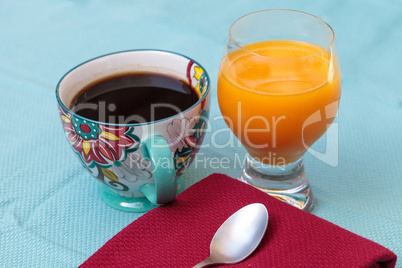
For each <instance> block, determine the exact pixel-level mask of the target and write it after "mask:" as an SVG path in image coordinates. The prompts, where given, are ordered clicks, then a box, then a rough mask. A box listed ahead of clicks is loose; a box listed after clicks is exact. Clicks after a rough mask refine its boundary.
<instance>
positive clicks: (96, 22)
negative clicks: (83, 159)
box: [0, 0, 402, 267]
mask: <svg viewBox="0 0 402 268" xmlns="http://www.w3.org/2000/svg"><path fill="white" fill-rule="evenodd" d="M271 8H288V9H295V10H300V11H305V12H308V13H311V14H314V15H317V16H319V17H321V18H322V19H324V20H325V21H327V22H328V23H329V24H330V25H331V26H332V27H333V29H334V30H335V33H336V37H337V45H338V50H339V57H340V62H341V69H342V98H341V105H340V110H339V115H338V118H337V119H336V122H335V124H334V125H333V126H332V128H331V129H332V130H333V133H335V134H336V135H335V137H336V139H335V141H336V143H331V144H332V145H331V146H332V147H331V146H329V147H328V148H326V145H327V136H324V137H323V138H322V139H320V140H319V141H318V142H317V143H316V144H315V145H314V146H313V149H314V150H315V151H317V152H325V150H326V149H327V150H329V151H327V154H326V155H327V156H328V157H329V158H328V159H329V160H328V159H327V160H326V161H323V160H322V159H321V158H320V157H318V158H317V157H316V156H314V155H315V154H314V153H307V154H306V157H305V165H306V171H307V174H308V177H309V181H310V183H311V185H312V187H313V191H314V193H315V198H316V204H315V207H314V210H313V211H312V213H314V214H315V215H317V216H319V217H322V218H324V219H326V220H328V221H331V222H333V223H335V224H337V225H339V226H341V227H343V228H346V229H348V230H350V231H352V232H354V233H357V234H359V235H361V236H364V237H366V238H369V239H371V240H373V241H375V242H378V243H379V244H381V245H383V246H385V247H387V248H389V249H391V250H392V251H394V252H395V253H396V254H397V255H399V257H400V258H401V256H402V208H401V205H402V180H401V176H402V175H401V174H402V135H401V133H402V119H401V118H402V89H401V84H402V75H401V74H402V73H401V62H402V49H401V46H400V44H401V42H402V3H401V2H400V1H399V0H384V1H378V0H376V1H374V0H369V1H357V0H354V1H337V0H330V1H319V0H314V1H299V0H285V1H280V4H279V1H240V0H231V1H209V0H208V1H128V0H123V1H106V0H98V1H94V0H81V1H74V0H70V1H67V0H56V1H54V0H53V1H50V0H38V1H28V0H15V1H1V2H0V94H1V95H0V148H1V150H0V163H1V164H0V267H76V266H78V265H79V264H81V263H82V262H84V261H85V260H86V259H87V258H88V257H89V256H91V255H92V254H93V253H94V252H95V251H96V250H97V249H98V248H99V247H101V246H102V245H103V244H104V243H105V242H106V241H108V240H109V239H110V238H111V237H113V236H114V235H115V234H116V233H118V232H119V231H120V230H121V229H122V228H124V227H125V226H127V225H128V224H129V223H130V222H132V221H133V220H135V219H137V218H138V217H140V216H141V215H142V214H135V213H125V212H120V211H117V210H114V209H112V208H111V207H109V206H108V205H106V204H105V203H104V202H103V201H102V200H101V197H100V195H99V186H100V185H99V183H98V182H96V181H95V180H94V179H93V178H92V177H90V175H89V174H87V173H86V172H85V170H84V169H83V168H82V166H81V165H80V164H79V162H78V161H77V160H76V159H75V156H74V154H73V153H72V152H71V149H70V148H69V147H68V144H67V142H66V141H65V138H64V137H63V131H62V128H61V124H60V121H59V118H58V112H57V105H56V100H55V93H54V90H55V86H56V84H57V82H58V80H59V79H60V77H61V76H62V75H63V74H64V73H65V72H67V71H68V70H69V69H70V68H72V67H73V66H75V65H77V64H78V63H81V62H83V61H85V60H88V59H90V58H93V57H96V56H99V55H102V54H106V53H110V52H114V51H121V50H127V49H139V48H155V49H164V50H171V51H175V52H180V53H182V54H185V55H187V56H189V57H191V58H193V59H195V60H197V61H198V62H199V63H201V64H202V65H203V66H204V67H205V68H206V69H207V70H208V72H209V75H210V77H211V79H212V88H211V90H212V108H211V113H210V119H211V125H210V127H209V132H208V133H207V136H206V138H205V140H204V144H205V145H209V146H205V148H203V149H201V151H200V152H199V155H198V158H197V161H195V162H194V163H193V164H192V166H191V167H190V168H189V170H188V171H187V172H186V173H185V174H184V175H183V176H182V178H183V180H184V183H185V186H186V187H188V186H190V185H191V184H193V183H195V182H197V181H199V180H201V179H202V178H204V177H206V176H207V175H209V174H211V173H215V172H219V173H225V174H228V175H229V176H232V177H237V176H238V174H239V173H240V171H241V161H242V159H243V156H244V149H243V148H242V147H241V146H239V145H238V143H237V141H236V140H234V142H233V143H234V146H230V147H229V146H224V147H225V148H223V149H222V148H219V147H222V145H225V144H226V143H227V142H228V141H230V139H232V138H233V136H231V134H230V132H229V131H228V130H227V129H226V125H225V124H224V122H223V120H222V118H221V117H220V112H219V108H218V103H217V99H216V80H217V74H218V68H219V64H220V59H221V56H222V53H223V47H224V44H225V39H226V37H227V33H228V29H229V27H230V25H231V23H232V22H233V21H234V20H236V19H237V18H238V17H240V16H242V15H244V14H246V13H250V12H253V11H258V10H263V9H271ZM214 133H215V134H214ZM328 137H329V136H328ZM331 137H334V136H333V135H331ZM336 144H338V145H337V146H335V145H336ZM222 159H225V161H219V160H222ZM222 163H223V164H222ZM397 266H400V267H402V263H401V261H399V262H397Z"/></svg>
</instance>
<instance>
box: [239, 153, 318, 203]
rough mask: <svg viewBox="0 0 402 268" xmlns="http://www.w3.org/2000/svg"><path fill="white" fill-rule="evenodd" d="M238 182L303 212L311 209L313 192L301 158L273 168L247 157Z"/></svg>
mask: <svg viewBox="0 0 402 268" xmlns="http://www.w3.org/2000/svg"><path fill="white" fill-rule="evenodd" d="M239 180H241V181H243V182H245V183H247V184H250V185H252V186H254V187H255V188H257V189H259V190H261V191H263V192H266V193H267V194H269V195H271V196H273V197H275V198H277V199H280V200H282V201H285V202H286V203H289V204H290V205H293V206H295V207H298V208H300V209H303V210H305V211H310V210H311V209H312V206H313V192H312V191H311V188H310V185H309V183H308V181H307V177H306V174H305V171H304V164H303V158H300V159H298V160H297V161H295V162H293V163H290V164H288V165H283V166H273V165H267V164H264V163H261V162H259V161H257V160H255V159H254V158H252V157H251V156H250V155H247V159H246V163H245V166H244V169H243V171H242V173H241V175H240V178H239Z"/></svg>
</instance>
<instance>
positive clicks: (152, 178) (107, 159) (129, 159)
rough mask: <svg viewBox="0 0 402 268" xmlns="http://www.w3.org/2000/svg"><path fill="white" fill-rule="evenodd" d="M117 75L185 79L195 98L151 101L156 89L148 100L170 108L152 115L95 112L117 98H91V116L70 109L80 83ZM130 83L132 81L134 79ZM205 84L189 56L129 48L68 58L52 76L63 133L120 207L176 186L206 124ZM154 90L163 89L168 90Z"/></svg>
mask: <svg viewBox="0 0 402 268" xmlns="http://www.w3.org/2000/svg"><path fill="white" fill-rule="evenodd" d="M122 75H133V76H138V75H143V76H144V75H145V76H147V75H154V76H155V75H161V76H165V77H168V78H169V77H170V78H172V79H176V80H177V81H181V82H182V83H184V84H185V85H187V86H188V87H190V88H191V90H193V91H194V92H193V93H194V94H195V96H196V98H197V99H196V100H195V101H194V103H192V104H191V105H189V107H185V108H181V109H179V108H177V106H175V105H172V103H161V102H160V100H161V98H159V99H158V101H155V103H154V102H153V100H152V98H156V97H157V96H159V97H160V95H161V94H159V93H158V94H153V95H152V94H150V96H151V97H149V96H148V101H150V103H152V105H151V106H155V107H160V106H164V105H165V106H168V108H169V107H170V108H172V109H173V110H174V112H173V113H171V114H169V115H167V116H166V117H163V115H162V118H160V117H161V116H160V115H159V118H145V119H144V118H143V117H141V116H138V115H135V114H134V115H133V116H134V117H135V116H137V117H135V118H136V121H135V122H133V120H131V119H130V120H131V121H130V120H127V117H125V118H123V120H114V121H113V122H111V121H110V120H109V121H107V120H104V118H107V116H105V114H103V119H102V120H101V119H100V118H102V113H105V112H108V110H113V109H116V108H119V103H117V104H114V106H113V105H111V104H107V103H106V105H105V103H100V102H99V103H96V102H95V103H91V105H92V106H90V108H91V107H92V108H93V109H95V108H96V109H97V110H96V111H97V113H98V114H99V116H98V117H96V118H95V119H94V118H90V117H89V116H88V117H87V116H86V115H85V114H84V115H83V114H82V113H81V114H80V111H83V110H80V109H75V108H77V107H78V106H77V107H75V106H74V102H75V101H77V99H78V98H79V97H77V96H82V95H83V92H86V91H85V90H86V88H90V87H91V85H94V84H97V83H98V82H99V81H103V80H108V79H109V78H110V77H119V76H122ZM143 80H144V79H143ZM145 81H147V79H145ZM99 83H100V82H99ZM133 83H134V85H132V86H134V87H135V86H136V85H135V83H136V82H133ZM91 90H93V91H94V92H96V90H97V89H96V88H95V89H94V87H92V88H91ZM161 90H164V89H163V86H162V89H161ZM166 90H168V89H166ZM179 90H181V89H179ZM209 91H210V79H209V76H208V74H207V72H206V70H205V69H204V68H203V67H202V66H201V65H200V64H198V63H197V62H196V61H194V60H192V59H190V58H188V57H186V56H183V55H180V54H177V53H174V52H169V51H161V50H131V51H123V52H117V53H112V54H108V55H104V56H101V57H97V58H95V59H92V60H89V61H86V62H84V63H82V64H80V65H78V66H76V67H75V68H73V69H72V70H70V71H69V72H67V73H66V74H65V75H64V76H63V77H62V78H61V80H60V81H59V83H58V85H57V88H56V98H57V101H58V106H59V115H60V119H61V123H62V125H63V130H64V134H65V136H66V138H67V141H68V143H69V144H70V146H71V148H72V150H73V152H74V153H75V155H76V156H77V157H78V159H79V160H80V162H81V163H82V164H83V166H84V167H85V169H86V170H88V171H89V173H90V174H91V175H92V176H93V177H95V178H96V179H97V180H98V181H100V182H101V183H102V185H101V196H102V198H103V200H104V201H105V202H106V203H107V204H109V205H110V206H112V207H113V208H116V209H119V210H122V211H129V212H146V211H149V210H150V209H152V208H154V207H157V206H159V205H161V204H166V203H169V202H171V201H173V200H174V199H175V197H176V195H177V194H178V193H180V192H181V191H182V190H183V183H182V182H181V180H180V174H182V173H183V172H184V171H185V170H186V168H187V167H188V166H189V164H190V163H191V162H192V161H193V160H194V158H195V156H196V153H197V152H198V150H199V148H200V145H201V143H202V140H203V138H204V135H205V130H206V128H207V125H208V114H209V106H210V98H209V95H210V94H209ZM88 92H89V89H88ZM116 92H117V91H116ZM162 93H163V94H162V95H163V96H165V95H166V96H170V95H171V94H173V93H170V92H164V91H163V92H162ZM99 94H100V93H99ZM116 94H118V93H116ZM120 96H121V94H120ZM108 98H109V97H106V98H105V101H107V100H109V99H108ZM149 98H151V100H149ZM162 98H164V97H162ZM123 99H125V101H126V104H125V105H128V106H129V107H130V108H133V109H134V111H135V109H136V107H137V105H138V104H137V102H135V101H134V99H133V100H132V101H131V100H130V97H129V95H124V98H123ZM135 99H136V101H138V99H141V97H137V98H135ZM166 99H168V98H166ZM180 102H181V101H180ZM127 103H128V104H127ZM131 103H132V104H131ZM86 104H88V103H86ZM153 104H155V105H153ZM84 106H85V105H84ZM87 106H88V105H87ZM88 107H89V106H88ZM88 107H87V108H88ZM94 107H95V108H94ZM155 107H153V108H155ZM84 108H85V107H84ZM92 108H91V109H92ZM112 108H113V109H112ZM117 110H118V109H117ZM151 112H152V111H151ZM109 117H110V116H109ZM131 118H133V117H131ZM138 118H140V119H138ZM141 118H142V119H141Z"/></svg>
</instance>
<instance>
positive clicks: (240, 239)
mask: <svg viewBox="0 0 402 268" xmlns="http://www.w3.org/2000/svg"><path fill="white" fill-rule="evenodd" d="M267 225H268V211H267V209H266V207H265V206H264V205H263V204H260V203H254V204H250V205H247V206H245V207H243V208H241V209H240V210H238V211H237V212H235V213H234V214H233V215H232V216H230V217H229V218H228V219H227V220H226V221H225V222H224V223H223V224H222V225H221V226H220V227H219V229H218V230H217V231H216V233H215V235H214V237H213V238H212V241H211V245H210V255H209V257H208V258H207V259H206V260H204V261H203V262H201V263H199V264H197V265H195V266H194V267H193V268H200V267H206V266H209V265H214V264H235V263H239V262H241V261H243V260H244V259H245V258H247V257H248V256H249V255H250V254H251V253H252V252H253V251H254V250H255V249H256V248H257V246H258V245H259V244H260V242H261V240H262V238H263V237H264V234H265V230H266V229H267Z"/></svg>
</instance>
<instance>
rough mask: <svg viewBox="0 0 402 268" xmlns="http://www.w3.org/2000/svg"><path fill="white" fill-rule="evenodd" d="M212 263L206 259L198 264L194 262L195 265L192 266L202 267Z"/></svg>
mask: <svg viewBox="0 0 402 268" xmlns="http://www.w3.org/2000/svg"><path fill="white" fill-rule="evenodd" d="M212 264H214V263H213V262H211V261H210V260H209V259H206V260H204V261H202V262H200V263H198V264H196V265H195V266H193V268H202V267H207V266H210V265H212Z"/></svg>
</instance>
